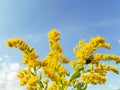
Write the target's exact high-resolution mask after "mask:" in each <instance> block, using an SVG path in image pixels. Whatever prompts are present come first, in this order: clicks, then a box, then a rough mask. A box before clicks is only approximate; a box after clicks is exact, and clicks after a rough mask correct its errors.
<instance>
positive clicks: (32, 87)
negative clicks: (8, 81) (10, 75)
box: [6, 38, 41, 90]
mask: <svg viewBox="0 0 120 90" xmlns="http://www.w3.org/2000/svg"><path fill="white" fill-rule="evenodd" d="M6 43H7V46H9V47H13V48H18V49H19V50H21V52H22V55H23V58H24V60H23V61H22V63H23V64H26V65H27V66H28V68H27V69H22V70H20V72H18V75H17V77H18V78H20V85H21V86H24V85H27V90H36V89H37V84H38V83H39V77H38V76H37V75H36V68H37V67H40V66H41V62H40V61H39V60H37V58H38V57H39V56H38V55H37V54H36V53H35V52H34V48H32V47H30V46H28V44H26V42H24V41H23V40H21V39H19V38H14V39H10V40H7V42H6Z"/></svg>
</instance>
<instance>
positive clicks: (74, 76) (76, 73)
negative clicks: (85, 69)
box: [70, 70, 81, 81]
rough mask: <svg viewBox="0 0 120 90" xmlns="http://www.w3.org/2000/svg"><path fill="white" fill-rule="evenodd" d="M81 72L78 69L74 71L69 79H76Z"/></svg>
mask: <svg viewBox="0 0 120 90" xmlns="http://www.w3.org/2000/svg"><path fill="white" fill-rule="evenodd" d="M80 75H81V73H80V70H78V71H76V72H75V73H74V74H73V75H72V76H71V78H70V81H72V80H73V79H76V78H78V77H80Z"/></svg>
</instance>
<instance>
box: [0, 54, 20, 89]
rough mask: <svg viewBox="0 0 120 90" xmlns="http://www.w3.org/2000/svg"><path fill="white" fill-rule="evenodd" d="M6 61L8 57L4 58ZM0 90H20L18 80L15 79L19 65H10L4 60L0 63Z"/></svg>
mask: <svg viewBox="0 0 120 90" xmlns="http://www.w3.org/2000/svg"><path fill="white" fill-rule="evenodd" d="M5 57H6V59H7V58H9V56H5ZM0 68H1V70H0V90H22V89H20V88H19V80H18V78H17V77H16V75H17V73H18V71H19V69H20V65H19V63H11V62H8V61H7V60H5V61H4V62H2V63H0Z"/></svg>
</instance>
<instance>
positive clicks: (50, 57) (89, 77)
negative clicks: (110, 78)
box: [6, 29, 120, 90]
mask: <svg viewBox="0 0 120 90" xmlns="http://www.w3.org/2000/svg"><path fill="white" fill-rule="evenodd" d="M48 38H49V47H50V51H49V53H48V54H47V55H46V57H45V58H44V59H43V60H38V58H39V55H38V54H37V53H36V52H35V51H34V48H32V47H30V46H29V45H28V44H27V43H26V42H25V41H23V40H21V39H20V38H13V39H9V40H7V42H6V44H7V46H9V47H12V48H18V49H19V50H20V51H21V52H22V57H23V59H24V60H23V61H22V64H25V65H26V66H27V67H26V68H23V69H21V70H20V71H19V72H18V74H17V77H18V78H19V79H20V86H25V85H26V86H27V90H67V89H68V87H71V88H72V89H73V90H86V89H87V84H94V85H96V84H104V83H105V82H106V75H107V73H108V72H110V71H111V72H114V73H116V74H119V70H118V69H117V67H115V66H112V65H107V64H106V63H102V62H101V61H104V62H105V61H108V60H113V61H115V62H116V63H117V64H118V63H120V57H119V56H117V55H110V54H102V53H98V52H97V49H98V48H102V47H103V48H106V49H111V46H110V44H109V43H106V42H105V39H104V38H102V37H100V36H97V37H95V38H91V40H90V41H89V42H87V43H85V41H84V40H81V41H79V43H78V44H77V45H76V47H75V48H74V53H75V59H74V60H69V59H68V58H67V57H66V56H64V55H63V49H62V46H61V45H60V32H58V31H57V30H56V29H52V30H51V31H50V32H48ZM65 64H70V65H71V67H72V68H73V69H74V72H73V73H70V72H69V71H68V70H67V69H66V68H65V66H64V65H65ZM70 74H71V75H70ZM68 76H69V78H68Z"/></svg>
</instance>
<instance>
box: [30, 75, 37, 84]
mask: <svg viewBox="0 0 120 90" xmlns="http://www.w3.org/2000/svg"><path fill="white" fill-rule="evenodd" d="M38 80H39V79H38V76H32V77H31V78H30V79H29V80H28V84H29V85H34V84H36V83H37V82H38Z"/></svg>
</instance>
